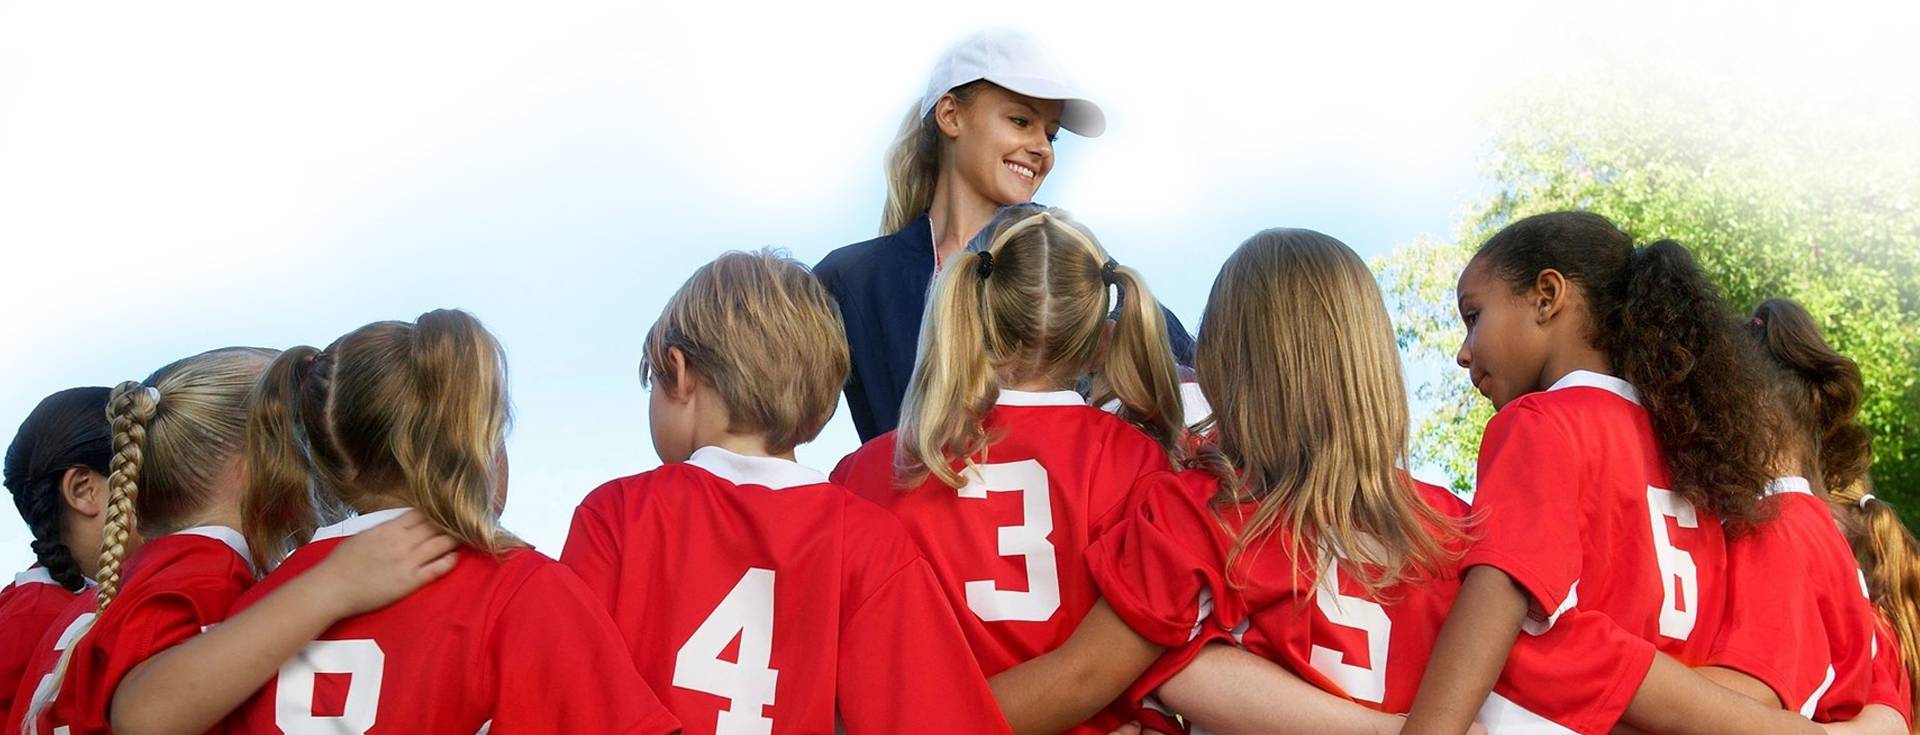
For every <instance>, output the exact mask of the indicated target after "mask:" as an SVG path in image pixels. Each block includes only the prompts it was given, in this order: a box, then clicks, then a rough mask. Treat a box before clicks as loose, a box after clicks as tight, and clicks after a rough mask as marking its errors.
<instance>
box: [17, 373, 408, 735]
mask: <svg viewBox="0 0 1920 735" xmlns="http://www.w3.org/2000/svg"><path fill="white" fill-rule="evenodd" d="M274 354H275V353H274V352H272V351H270V350H260V349H252V348H228V349H221V350H214V351H211V352H207V353H203V354H200V355H196V356H193V357H189V358H186V359H184V360H180V361H178V362H175V363H173V364H170V365H167V366H166V367H163V368H161V369H160V370H158V371H156V372H155V373H154V374H153V375H152V376H150V377H148V378H147V379H146V380H145V381H140V382H132V381H129V382H126V383H122V384H120V385H119V386H118V387H116V388H114V389H113V392H112V395H111V397H110V398H109V400H108V403H107V414H106V415H107V418H108V420H109V423H110V426H111V431H112V457H111V460H110V462H109V474H108V477H107V491H106V499H105V512H104V523H103V528H102V538H103V540H102V543H101V549H100V563H99V567H98V570H99V571H98V578H99V585H98V586H97V587H96V588H94V589H93V590H91V591H89V592H88V593H86V594H83V595H81V596H79V597H78V598H76V599H75V600H74V602H73V603H72V604H71V605H69V606H68V607H67V608H66V609H65V610H63V611H62V614H61V617H60V619H59V620H57V621H56V622H55V626H54V628H52V629H50V630H49V632H48V635H47V636H45V637H43V638H42V639H41V642H42V646H41V649H40V650H39V651H37V652H36V653H35V659H34V663H33V664H32V665H31V666H30V668H29V671H28V673H27V676H26V677H24V678H23V680H22V681H21V684H20V688H19V689H18V690H16V691H17V699H16V701H15V703H14V707H13V712H12V714H11V715H10V722H9V725H10V728H9V730H8V731H9V732H20V733H27V734H29V735H32V734H33V733H41V734H45V735H51V734H52V733H55V732H58V733H63V734H66V733H71V734H72V735H81V734H83V733H106V732H117V733H121V734H122V735H140V734H144V733H197V732H203V731H220V730H221V728H219V727H218V726H217V725H218V723H219V720H220V718H221V717H222V716H224V715H225V712H226V710H224V709H218V710H217V711H216V710H208V709H207V708H206V707H204V706H202V704H201V703H202V700H204V699H205V698H208V697H214V696H216V695H218V694H219V693H221V692H224V693H225V694H226V695H227V696H228V698H229V699H228V701H227V702H226V707H227V708H231V707H232V705H233V704H234V703H237V702H238V701H239V700H240V699H241V698H243V697H244V696H245V694H246V692H249V691H251V690H252V689H253V688H254V687H257V686H258V685H259V682H260V680H263V679H264V678H265V676H266V672H270V671H271V670H272V668H273V667H274V666H277V665H278V663H279V660H280V659H282V658H284V657H285V656H284V655H281V656H279V657H278V658H276V657H275V656H274V653H273V652H274V651H276V650H279V651H290V650H292V649H293V648H297V647H298V645H299V644H300V643H303V642H304V641H305V640H306V638H299V636H300V628H301V626H302V625H306V624H311V621H314V620H317V619H323V618H324V619H331V618H334V617H341V616H344V615H347V614H351V613H352V612H354V611H355V610H357V609H364V608H370V607H378V606H379V605H382V604H385V603H386V602H387V601H388V600H390V599H392V597H393V596H397V595H398V594H399V593H403V592H404V591H405V590H406V589H410V588H411V586H412V585H416V584H418V583H419V581H421V575H419V574H417V573H415V571H414V569H413V568H403V566H404V565H403V564H402V562H404V561H406V560H407V559H408V558H409V557H408V554H407V553H406V551H409V550H412V549H414V548H415V547H416V546H418V543H419V542H420V541H421V540H423V539H425V538H427V537H428V536H429V535H430V534H428V533H424V532H423V533H419V534H412V535H405V536H396V537H389V538H383V539H378V540H370V541H369V542H368V543H367V544H362V545H359V546H357V547H356V549H355V550H354V551H353V552H352V553H350V554H346V555H343V557H342V559H341V560H340V563H338V564H333V565H330V566H329V567H328V569H327V571H326V573H324V574H320V575H316V576H315V578H314V579H313V581H312V582H310V583H309V584H306V585H302V586H301V588H299V589H296V590H289V591H288V593H287V594H285V595H280V596H278V598H279V599H278V600H276V603H277V604H276V606H275V609H274V610H269V611H265V613H264V614H256V615H251V616H245V619H244V620H243V619H239V618H235V619H233V620H228V610H229V608H230V607H231V606H232V603H233V601H234V599H235V598H237V597H238V596H239V595H240V593H241V592H243V591H245V590H246V589H247V588H248V587H249V586H250V585H252V584H253V581H254V570H253V567H252V565H251V563H250V561H249V554H248V547H247V543H246V540H245V538H244V536H243V534H242V532H241V530H240V528H241V525H242V524H241V520H240V518H241V512H240V505H241V496H242V495H243V493H244V483H245V478H246V476H247V468H246V462H245V460H244V458H243V451H242V447H243V445H244V443H245V434H246V416H247V406H248V402H249V399H250V397H251V396H252V393H253V389H254V384H255V383H256V381H257V380H258V378H259V376H260V372H261V370H262V369H263V368H265V367H266V366H267V364H268V362H270V361H271V360H272V359H273V356H274ZM394 549H400V550H402V551H401V553H388V552H390V551H393V550H394ZM415 566H416V567H417V566H418V565H415ZM288 603H290V604H288ZM222 621H226V624H222V625H217V626H216V624H218V623H222ZM210 626H211V627H212V628H213V632H211V633H207V634H202V631H203V630H207V629H208V628H209V627H210ZM310 637H311V635H308V636H307V638H310ZM293 638H299V640H289V639H293ZM229 639H232V640H235V641H236V643H235V644H233V645H231V646H229V647H228V649H229V650H236V651H240V652H242V655H236V656H234V657H229V658H222V659H220V660H218V661H206V660H205V657H204V656H200V655H197V653H196V652H197V651H200V650H203V648H204V646H205V645H206V644H209V643H211V644H214V645H215V646H216V647H217V646H218V645H219V644H220V643H221V642H222V641H223V640H229ZM210 670H217V671H219V672H220V674H221V677H225V682H224V683H225V684H226V686H224V687H222V686H220V685H218V684H215V683H212V682H213V681H217V680H219V679H220V678H221V677H214V679H213V680H209V679H207V678H204V676H205V675H206V673H207V672H208V671H210ZM251 673H257V674H258V675H257V676H254V677H253V678H252V680H251V681H248V676H249V674H251Z"/></svg>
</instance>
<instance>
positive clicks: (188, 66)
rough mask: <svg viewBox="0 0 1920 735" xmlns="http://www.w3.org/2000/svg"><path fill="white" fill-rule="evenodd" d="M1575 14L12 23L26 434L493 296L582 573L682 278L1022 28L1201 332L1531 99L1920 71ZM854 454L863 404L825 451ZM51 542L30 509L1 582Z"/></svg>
mask: <svg viewBox="0 0 1920 735" xmlns="http://www.w3.org/2000/svg"><path fill="white" fill-rule="evenodd" d="M1334 5H1339V6H1340V7H1331V6H1334ZM1535 5H1536V4H1533V3H1520V2H1512V3H1479V4H1457V3H1454V4H1442V3H1423V4H1406V5H1396V4H1335V3H1313V4H1298V5H1293V4H1287V3H1260V4H1253V3H1248V4H1244V5H1243V4H1233V5H1222V6H1217V7H1209V6H1207V5H1206V4H1204V3H1184V4H1181V5H1179V6H1178V11H1177V13H1175V12H1172V11H1169V7H1170V6H1166V5H1164V4H1163V5H1153V6H1150V7H1152V8H1154V9H1155V10H1156V11H1159V12H1155V13H1152V14H1146V13H1140V14H1126V13H1119V14H1116V13H1115V12H1114V9H1115V8H1117V7H1119V6H1118V5H1116V4H1113V3H1081V4H1072V5H1054V4H1033V3H1028V4H1014V3H998V2H979V3H969V4H964V5H954V4H949V5H947V6H944V7H938V6H934V5H925V4H912V3H874V4H871V5H868V6H865V7H860V6H849V7H843V8H841V7H823V6H820V5H817V4H801V3H778V4H767V5H764V6H758V5H733V4H725V5H723V4H715V3H702V4H693V3H681V4H671V5H668V6H666V7H635V6H634V4H629V3H581V2H565V3H562V2H544V3H526V4H523V5H511V4H505V3H407V4H399V3H329V4H325V5H319V6H315V5H307V6H292V5H284V4H271V5H267V4H259V3H166V4H163V5H153V4H124V5H120V4H93V3H89V4H84V5H80V4H73V3H36V2H28V1H25V0H11V1H7V2H0V440H4V441H11V439H12V434H13V430H14V428H15V427H17V426H18V422H19V421H20V420H21V419H22V418H24V417H25V415H26V413H27V411H29V410H30V409H31V408H32V406H33V405H34V403H36V402H37V401H38V400H39V399H40V398H41V397H43V396H44V395H46V394H48V393H50V392H53V391H55V390H58V389H61V388H65V387H69V386H74V385H89V384H91V385H112V384H114V383H116V382H119V381H122V380H128V379H138V378H141V377H144V376H145V375H146V374H147V373H148V372H150V371H152V370H153V369H154V368H156V367H158V366H160V365H162V364H164V363H166V362H168V361H171V360H173V359H176V358H179V357H182V356H185V355H188V354H192V353H195V352H198V351H201V350H204V349H208V348H212V347H218V346H223V345H230V344H251V345H259V346H267V347H286V346H289V345H292V344H303V343H304V344H317V345H324V344H325V343H326V342H328V341H330V340H331V339H333V338H334V337H336V336H338V335H340V334H342V333H344V332H345V331H347V330H350V329H352V328H354V327H356V326H359V325H360V324H363V323H365V322H368V321H372V320H375V319H388V318H396V319H411V318H413V317H414V316H416V315H418V314H419V313H420V312H422V311H425V310H427V309H430V308H435V307H443V306H447V307H460V308H465V309H468V310H470V311H472V312H474V313H475V314H477V315H478V316H479V317H480V318H481V319H482V320H484V321H485V322H486V323H487V324H488V325H489V327H491V328H492V329H493V331H494V332H495V333H496V334H497V335H498V336H499V337H500V339H501V340H502V342H503V343H504V344H505V346H506V349H507V352H508V359H509V362H510V364H511V368H512V371H513V390H514V400H515V406H516V410H517V418H518V421H517V425H516V428H515V432H514V434H513V436H512V437H511V440H510V444H509V448H510V452H511V454H512V456H513V467H514V472H513V487H512V497H511V500H510V501H509V507H508V511H507V513H506V524H507V526H508V527H509V528H511V529H513V530H514V531H516V532H518V533H520V534H521V535H522V536H524V537H525V538H527V539H529V540H530V541H532V542H534V543H535V544H536V545H538V546H539V547H540V548H541V549H543V550H545V551H547V552H548V553H553V554H557V553H558V551H559V547H560V544H561V543H562V541H563V540H564V536H565V533H566V525H567V521H568V519H569V517H570V515H571V512H572V508H573V506H574V504H575V503H577V502H578V500H579V498H580V497H581V496H582V495H584V494H585V493H586V492H587V491H588V490H590V489H592V487H594V486H595V485H597V484H598V483H600V482H602V481H605V480H607V479H611V478H613V477H616V476H619V475H623V474H630V473H633V472H638V471H641V470H645V469H648V468H650V467H652V466H654V465H655V464H657V459H656V458H655V457H654V456H653V453H652V450H651V444H649V442H648V439H647V434H646V421H645V418H646V417H645V410H646V400H645V394H644V392H643V391H642V390H641V388H640V386H639V383H638V381H637V380H636V373H635V368H636V364H637V362H638V355H639V347H640V340H641V336H642V335H643V334H644V331H645V329H646V327H647V326H648V325H649V324H650V323H651V322H652V319H653V317H654V316H656V315H657V314H658V311H659V309H660V307H661V305H662V304H663V303H664V302H665V300H666V298H667V296H668V295H669V294H671V293H672V291H673V290H674V289H675V288H677V287H678V285H679V283H680V282H681V280H682V279H684V278H685V276H686V275H687V274H688V273H690V272H691V271H692V269H693V268H695V267H696V266H698V265H699V264H700V263H702V262H705V261H706V260H709V259H711V258H712V257H713V256H714V255H716V254H717V253H719V252H720V251H722V250H725V249H730V248H751V247H758V246H761V245H769V244H771V245H777V246H781V247H786V248H788V249H790V250H791V251H792V252H793V253H794V254H795V256H796V257H799V258H800V259H802V260H805V261H807V262H814V261H817V260H818V259H819V257H820V256H822V255H824V254H825V253H826V252H827V251H828V250H830V249H832V248H834V247H837V246H839V245H843V244H846V243H850V242H854V241H858V240H863V239H866V238H868V237H871V236H872V235H873V234H875V233H874V230H875V228H876V227H877V224H878V222H877V220H878V212H879V209H880V204H881V199H882V179H881V174H880V158H881V154H882V151H883V149H884V147H885V145H886V143H887V141H888V140H889V139H890V137H891V134H892V132H893V130H894V128H895V126H896V125H897V123H898V122H899V119H900V116H901V114H902V113H903V112H904V111H905V109H906V106H907V105H908V104H909V103H910V101H911V100H913V99H914V98H915V97H917V96H918V94H919V93H920V91H921V89H922V87H923V85H924V83H925V79H924V75H925V74H926V72H927V71H928V70H929V68H930V66H931V64H932V61H933V59H934V58H935V56H936V55H937V54H938V52H939V51H940V50H941V49H942V48H944V47H945V46H946V45H947V44H948V43H949V42H950V41H952V40H953V39H955V38H957V37H959V36H961V35H964V34H965V33H966V32H968V31H971V30H974V29H978V28H981V27H986V26H1015V27H1021V28H1025V29H1028V30H1030V31H1033V32H1035V33H1037V34H1039V35H1041V36H1042V37H1043V38H1045V39H1046V40H1047V41H1048V42H1049V43H1050V44H1051V45H1052V46H1053V48H1054V50H1055V52H1056V54H1058V55H1059V56H1060V57H1062V59H1063V60H1064V61H1065V63H1066V64H1067V66H1068V67H1069V68H1070V69H1072V70H1073V71H1074V72H1075V75H1076V77H1077V78H1078V79H1079V80H1080V81H1081V82H1083V83H1084V85H1085V86H1087V87H1088V88H1090V89H1091V90H1093V91H1094V92H1095V93H1097V94H1098V99H1099V101H1100V102H1101V104H1102V105H1103V106H1104V107H1105V109H1106V111H1107V115H1108V119H1109V123H1110V125H1109V132H1108V134H1107V135H1105V136H1104V137H1102V138H1099V139H1096V140H1091V141H1088V140H1080V139H1076V138H1073V137H1072V136H1070V135H1069V136H1063V138H1062V140H1063V143H1062V146H1061V150H1060V153H1059V160H1060V163H1059V165H1058V167H1057V168H1056V170H1055V172H1054V174H1053V176H1052V177H1051V178H1050V180H1049V182H1048V184H1047V186H1046V187H1045V188H1044V189H1043V190H1042V191H1041V194H1040V200H1041V201H1044V202H1047V203H1050V204H1056V205H1059V206H1064V207H1066V208H1068V209H1070V210H1072V211H1074V212H1075V213H1076V215H1078V216H1079V218H1080V219H1082V220H1083V221H1084V222H1086V223H1087V224H1088V225H1089V226H1090V227H1091V228H1092V229H1093V230H1094V232H1096V233H1097V234H1099V235H1100V236H1101V238H1102V240H1103V241H1104V242H1105V243H1106V244H1107V245H1108V247H1109V249H1110V250H1112V251H1113V252H1114V253H1115V254H1116V256H1117V257H1118V258H1119V259H1120V260H1122V261H1123V262H1127V263H1129V264H1131V265H1135V266H1138V267H1141V268H1142V269H1143V270H1145V271H1146V272H1147V273H1148V274H1149V276H1150V278H1151V280H1152V283H1153V285H1154V287H1155V290H1156V292H1157V293H1158V294H1159V296H1160V297H1161V299H1162V301H1164V302H1165V303H1167V304H1168V305H1170V306H1171V307H1173V308H1174V309H1175V311H1176V312H1178V313H1179V314H1180V316H1181V317H1182V318H1183V319H1184V320H1186V321H1187V322H1188V323H1189V326H1192V325H1193V323H1194V322H1195V321H1197V319H1198V314H1199V310H1200V307H1201V305H1202V303H1203V302H1204V300H1205V297H1206V292H1207V289H1208V288H1209V286H1210V284H1211V280H1212V277H1213V274H1214V271H1215V268H1216V267H1217V264H1218V263H1219V262H1220V261H1221V259H1222V258H1223V257H1224V255H1225V254H1226V253H1227V252H1228V251H1230V250H1231V249H1232V248H1233V247H1234V246H1236V245H1237V244H1238V243H1239V242H1240V240H1241V239H1243V238H1244V237H1246V236H1247V235H1249V234H1252V233H1253V232H1255V231H1258V230H1260V229H1262V228H1265V227H1271V226H1304V227H1312V228H1315V229H1320V230H1322V231H1325V232H1327V233H1329V234H1332V235H1334V236H1336V237H1339V238H1341V239H1343V240H1345V241H1346V242H1347V243H1349V244H1350V245H1352V246H1354V247H1355V249H1357V250H1359V251H1360V252H1361V253H1362V254H1363V255H1368V256H1372V255H1377V254H1381V253H1384V252H1386V251H1388V250H1390V249H1391V248H1392V247H1393V246H1395V245H1397V244H1400V243H1404V242H1407V241H1410V240H1412V239H1413V238H1415V237H1418V236H1421V235H1432V236H1444V235H1445V234H1447V233H1448V232H1449V231H1450V230H1451V228H1452V226H1453V223H1454V221H1455V219H1456V217H1457V216H1458V214H1459V213H1460V212H1461V211H1462V210H1463V208H1464V207H1465V206H1466V205H1467V204H1469V203H1470V202H1471V201H1473V200H1474V199H1475V198H1477V197H1478V196H1480V195H1481V194H1483V193H1484V192H1485V190H1486V189H1487V185H1486V184H1485V183H1484V182H1483V181H1482V180H1481V179H1480V177H1479V175H1478V169H1477V168H1476V162H1477V160H1478V156H1480V155H1481V154H1482V153H1483V152H1484V144H1485V139H1486V136H1487V131H1486V130H1485V128H1484V113H1485V111H1486V109H1487V107H1488V106H1489V104H1490V103H1494V102H1497V101H1499V100H1500V99H1502V96H1503V95H1506V94H1509V93H1511V90H1513V89H1514V88H1515V87H1517V86H1520V85H1522V84H1526V83H1530V82H1535V81H1538V80H1541V79H1551V78H1554V77H1555V75H1563V74H1568V73H1571V72H1572V71H1573V70H1575V69H1580V68H1593V67H1596V66H1597V67H1601V68H1604V67H1605V66H1606V65H1607V64H1609V63H1613V60H1616V59H1625V58H1629V57H1638V58H1642V59H1644V58H1646V57H1645V56H1644V55H1645V54H1655V55H1656V56H1655V57H1654V58H1660V59H1671V65H1672V68H1673V69H1676V70H1678V71H1680V72H1682V73H1687V74H1695V75H1705V76H1708V77H1711V78H1720V77H1725V78H1728V79H1731V80H1735V81H1740V82H1745V83H1747V84H1749V85H1750V86H1754V87H1755V88H1758V89H1769V90H1772V89H1779V90H1787V91H1788V92H1789V94H1786V97H1787V98H1791V94H1790V92H1792V91H1794V90H1812V89H1821V88H1826V87H1830V86H1833V85H1846V84H1851V83H1857V82H1859V81H1860V80H1861V79H1863V78H1866V79H1877V80H1882V81H1884V80H1885V79H1888V78H1899V77H1910V76H1911V75H1912V74H1913V73H1914V71H1915V70H1916V69H1920V58H1917V57H1916V54H1915V52H1914V51H1913V50H1911V48H1910V47H1912V44H1911V43H1910V42H1909V40H1910V39H1908V38H1906V34H1907V33H1909V29H1911V28H1912V27H1913V23H1912V21H1913V20H1914V15H1915V11H1914V9H1913V8H1914V6H1913V5H1912V4H1911V3H1905V4H1898V5H1890V6H1885V7H1877V6H1866V5H1849V6H1834V5H1828V6H1825V7H1823V8H1822V9H1820V10H1818V11H1795V12H1791V13H1784V12H1783V13H1776V12H1774V11H1771V10H1766V9H1757V8H1756V7H1755V6H1754V5H1753V4H1751V3H1726V4H1719V5H1709V6H1693V7H1690V8H1687V9H1678V10H1676V9H1670V8H1664V7H1660V6H1658V5H1654V4H1645V5H1639V6H1635V5H1632V4H1621V3H1604V4H1603V3H1592V4H1587V5H1572V6H1562V7H1559V8H1556V9H1549V10H1542V9H1540V8H1537V7H1535ZM1143 7H1146V6H1143ZM1663 63H1666V62H1663ZM1910 88H1920V85H1916V86H1915V87H1910ZM854 441H855V439H854V436H853V432H852V429H851V425H850V422H849V421H848V420H847V419H846V417H845V414H844V412H843V413H842V414H840V415H839V416H837V417H836V420H835V422H834V423H833V425H832V426H830V427H829V429H828V431H827V432H826V434H825V435H824V436H823V437H822V438H821V439H820V441H818V442H817V443H816V444H814V445H812V446H809V447H803V448H802V450H801V456H802V459H803V461H806V462H808V463H810V464H813V465H815V466H817V467H821V468H823V469H824V468H827V467H831V465H832V464H833V462H834V461H836V460H837V459H838V457H840V456H841V455H842V454H844V453H845V452H847V451H850V450H852V449H853V447H854ZM27 538H28V537H27V534H26V531H25V528H24V526H23V525H22V524H21V523H20V521H19V519H18V517H17V516H14V515H13V514H0V570H12V569H18V568H22V567H24V566H26V564H27V563H28V561H29V560H30V558H31V556H30V553H29V552H28V549H27ZM0 579H3V578H0Z"/></svg>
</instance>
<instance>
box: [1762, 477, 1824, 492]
mask: <svg viewBox="0 0 1920 735" xmlns="http://www.w3.org/2000/svg"><path fill="white" fill-rule="evenodd" d="M1781 493H1800V494H1801V495H1812V494H1813V483H1811V482H1808V481H1807V478H1804V477H1776V478H1773V479H1771V480H1768V481H1767V494H1768V495H1779V494H1781Z"/></svg>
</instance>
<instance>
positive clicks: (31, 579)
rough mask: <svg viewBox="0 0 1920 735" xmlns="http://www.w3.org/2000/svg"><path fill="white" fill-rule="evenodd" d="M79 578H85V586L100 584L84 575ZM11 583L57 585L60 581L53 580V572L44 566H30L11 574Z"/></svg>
mask: <svg viewBox="0 0 1920 735" xmlns="http://www.w3.org/2000/svg"><path fill="white" fill-rule="evenodd" d="M81 579H82V580H85V582H86V585H87V587H94V586H96V585H98V584H100V583H99V582H95V581H93V580H92V579H88V578H86V577H81ZM13 584H14V586H15V587H25V586H27V585H30V584H51V585H59V584H60V583H59V582H55V581H53V572H49V571H47V568H46V567H32V568H30V569H28V570H27V571H24V572H21V573H19V574H15V575H13Z"/></svg>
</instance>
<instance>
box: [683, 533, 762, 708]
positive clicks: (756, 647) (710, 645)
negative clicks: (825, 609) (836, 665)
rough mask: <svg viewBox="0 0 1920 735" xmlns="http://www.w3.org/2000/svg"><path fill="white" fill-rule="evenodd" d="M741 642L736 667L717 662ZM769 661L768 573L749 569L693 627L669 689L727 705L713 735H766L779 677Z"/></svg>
mask: <svg viewBox="0 0 1920 735" xmlns="http://www.w3.org/2000/svg"><path fill="white" fill-rule="evenodd" d="M736 636H737V637H739V638H740V655H739V656H737V657H736V659H737V660H738V663H733V662H729V661H726V660H724V659H722V658H720V654H721V652H723V651H725V650H726V649H727V645H728V644H730V643H732V642H733V639H734V638H735V637H736ZM772 660H773V570H771V569H760V568H757V567H756V568H752V569H748V570H747V573H746V574H745V575H742V576H741V577H740V581H739V582H736V583H734V585H733V591H731V592H728V593H727V596H726V597H725V598H722V599H721V600H720V604H719V605H718V606H716V607H714V608H713V612H712V613H709V614H708V615H707V619H706V620H705V621H703V622H701V623H700V627H698V628H695V629H694V631H693V635H692V636H691V637H689V638H687V642H686V643H684V644H681V646H680V652H679V653H678V654H677V655H675V656H674V659H673V685H674V686H676V687H680V688H682V689H691V690H693V691H696V692H705V693H707V694H712V695H714V696H716V697H723V698H725V699H726V700H727V708H726V709H723V710H720V718H719V721H718V722H717V723H716V724H715V725H714V727H713V731H714V733H715V734H716V735H766V734H767V733H771V732H773V718H771V717H767V716H766V715H765V714H764V713H763V712H762V708H764V707H766V706H767V705H770V704H773V692H774V683H775V681H776V680H778V679H779V674H780V672H778V671H775V670H774V669H773V666H772Z"/></svg>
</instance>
